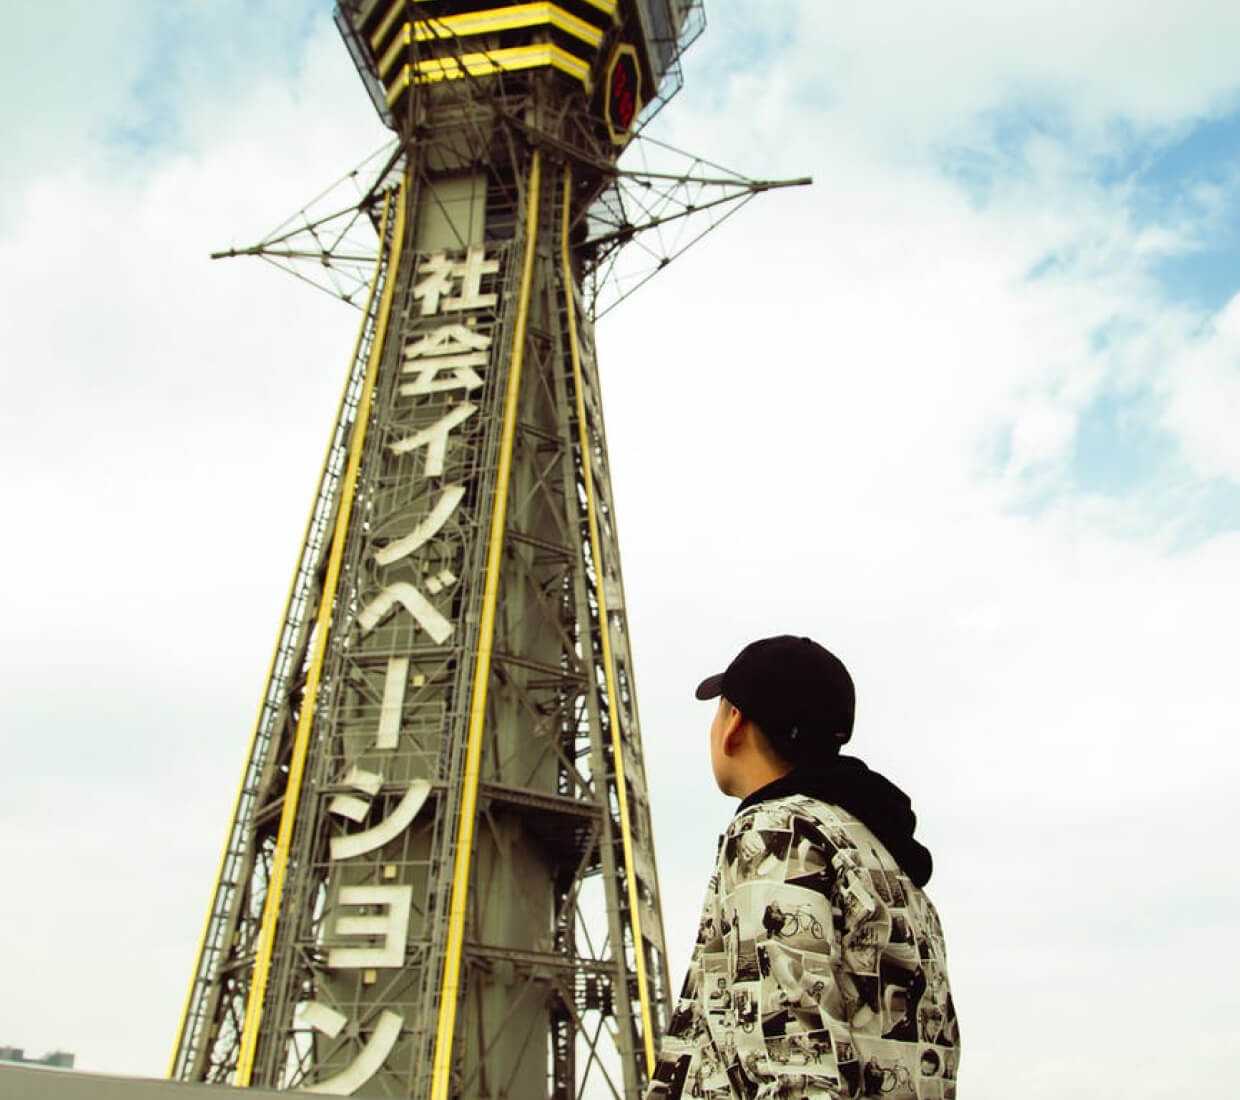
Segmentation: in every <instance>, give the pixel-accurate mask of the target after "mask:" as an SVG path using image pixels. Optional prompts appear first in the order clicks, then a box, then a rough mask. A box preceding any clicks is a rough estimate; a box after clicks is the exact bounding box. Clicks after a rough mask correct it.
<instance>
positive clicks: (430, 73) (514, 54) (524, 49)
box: [387, 42, 590, 106]
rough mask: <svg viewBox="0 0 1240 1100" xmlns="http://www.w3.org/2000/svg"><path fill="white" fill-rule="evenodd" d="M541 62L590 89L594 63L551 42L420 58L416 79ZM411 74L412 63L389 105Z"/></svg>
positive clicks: (525, 66) (424, 81) (396, 84)
mask: <svg viewBox="0 0 1240 1100" xmlns="http://www.w3.org/2000/svg"><path fill="white" fill-rule="evenodd" d="M541 65H546V66H549V67H551V68H555V69H559V70H560V71H561V72H563V73H567V74H568V75H569V76H571V77H574V78H575V79H577V80H580V81H581V83H582V85H583V86H584V87H585V89H586V90H587V91H589V90H590V66H589V65H587V64H586V63H585V62H584V61H582V60H581V58H579V57H574V56H573V55H572V54H571V53H569V52H568V51H567V50H563V49H561V48H560V47H559V46H556V45H554V44H552V43H547V42H544V43H540V44H538V45H535V46H513V47H511V48H509V49H503V50H488V51H487V52H486V53H470V54H465V55H464V56H462V57H460V58H456V57H438V58H431V59H429V60H426V61H420V62H418V65H417V77H416V79H417V82H418V83H419V84H433V83H435V82H437V81H440V80H460V79H461V78H462V77H464V76H467V75H468V76H489V75H490V74H491V73H499V72H515V71H517V70H519V69H534V68H538V67H539V66H541ZM462 66H463V68H462ZM409 76H410V66H408V65H406V66H405V67H404V68H403V69H402V70H401V73H400V76H398V77H397V78H396V79H395V80H394V81H393V83H392V84H391V86H390V87H389V88H388V93H387V101H388V105H389V106H391V105H392V104H393V103H395V102H396V101H397V99H399V98H400V95H401V93H402V92H403V91H404V90H405V89H406V88H407V87H409Z"/></svg>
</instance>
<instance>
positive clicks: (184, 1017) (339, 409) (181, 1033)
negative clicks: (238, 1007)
mask: <svg viewBox="0 0 1240 1100" xmlns="http://www.w3.org/2000/svg"><path fill="white" fill-rule="evenodd" d="M384 218H385V219H386V218H387V210H386V204H385V210H384ZM385 227H386V221H385ZM381 267H382V265H381V264H378V263H376V264H375V273H374V276H373V277H372V278H371V280H370V289H369V291H368V292H367V297H366V308H365V309H364V310H363V311H362V324H361V326H360V327H359V328H358V331H357V341H356V342H355V343H354V345H353V357H352V358H351V359H350V360H349V362H350V363H354V362H356V361H357V357H358V355H359V354H360V352H361V350H362V340H363V339H365V336H366V318H367V317H369V316H370V307H371V303H373V302H374V300H375V292H376V291H377V290H378V287H379V273H380V269H381ZM349 386H350V375H349V374H346V375H345V380H344V389H342V390H341V391H340V402H339V404H338V405H337V406H336V419H335V420H334V421H333V425H334V424H338V423H339V422H340V418H341V417H342V416H343V415H344V409H345V405H346V403H347V401H348V398H349ZM334 437H335V428H334V427H333V429H332V433H331V435H329V436H328V439H327V450H326V452H325V453H324V455H323V463H322V465H321V466H320V467H319V481H318V484H319V485H322V483H323V478H324V476H325V475H326V473H327V464H328V463H329V462H330V461H331V456H332V442H333V440H334ZM317 506H318V496H317V494H316V496H315V499H314V500H312V501H311V502H310V514H309V515H308V516H307V517H306V527H305V531H304V532H303V533H302V536H301V550H302V551H303V552H304V550H305V547H306V543H307V542H309V541H310V529H311V527H312V526H313V524H314V511H315V508H316V507H317ZM300 570H301V557H300V555H299V556H298V558H297V564H296V566H294V568H293V577H292V580H290V581H289V586H288V595H287V596H286V597H285V599H284V619H283V620H282V621H281V623H280V629H279V630H277V631H276V644H275V645H274V646H273V647H272V650H271V661H270V663H269V664H268V665H267V677H266V679H264V680H263V693H262V696H261V697H260V699H259V701H258V714H257V715H256V716H255V719H254V729H253V732H252V733H251V734H250V745H249V748H248V749H247V750H246V754H245V764H244V765H242V768H241V781H240V782H239V783H238V784H237V797H236V798H235V799H234V800H233V811H232V817H230V818H229V819H228V820H229V826H228V833H227V835H226V836H225V837H224V848H223V851H221V852H220V863H219V868H218V869H217V870H216V872H215V883H216V886H215V890H213V891H212V893H211V901H210V902H209V903H208V905H207V919H206V920H205V921H203V925H202V936H201V937H200V938H199V940H198V954H197V955H196V956H195V960H194V972H193V975H192V977H191V978H190V982H189V990H188V992H186V994H185V1007H184V1008H183V1009H182V1011H181V1022H180V1023H179V1024H178V1026H177V1037H176V1041H175V1043H174V1044H173V1048H172V1060H171V1061H170V1062H169V1064H168V1076H169V1078H171V1077H172V1076H173V1074H174V1073H175V1072H176V1062H177V1055H178V1054H179V1053H180V1050H181V1043H182V1041H183V1040H184V1039H185V1026H186V1024H187V1023H188V1022H189V1006H190V1003H191V1002H192V1001H193V999H194V986H195V985H197V984H198V972H199V970H200V969H201V968H202V956H203V953H204V952H205V951H206V949H207V934H208V933H209V932H210V930H211V916H212V914H213V912H214V911H215V896H216V893H218V891H219V883H220V880H221V879H222V878H223V877H224V864H225V862H226V861H227V859H228V845H229V842H230V841H231V840H232V831H233V824H234V823H235V822H236V820H237V814H238V813H239V812H240V810H241V795H242V792H243V791H244V790H245V777H246V773H247V772H248V771H249V769H250V761H251V760H252V759H253V758H254V746H255V744H257V742H258V727H259V723H260V722H261V721H262V719H263V708H264V707H265V706H266V702H267V688H268V686H269V685H270V683H271V677H272V675H273V674H274V672H275V669H276V660H277V658H278V657H279V656H280V639H281V638H282V637H283V635H284V623H285V622H286V621H287V620H288V609H289V607H290V606H291V605H292V602H293V591H294V589H295V588H296V586H297V574H298V573H299V572H300ZM238 889H240V885H238Z"/></svg>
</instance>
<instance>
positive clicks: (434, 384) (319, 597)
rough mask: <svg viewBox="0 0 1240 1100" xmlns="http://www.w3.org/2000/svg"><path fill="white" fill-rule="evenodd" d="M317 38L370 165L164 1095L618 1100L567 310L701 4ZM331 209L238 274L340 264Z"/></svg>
mask: <svg viewBox="0 0 1240 1100" xmlns="http://www.w3.org/2000/svg"><path fill="white" fill-rule="evenodd" d="M335 18H336V22H337V25H338V26H339V28H340V30H341V32H342V35H343V37H344V40H345V43H346V45H347V47H348V49H349V51H350V53H351V54H352V57H353V59H354V61H355V63H356V65H357V67H358V69H359V72H360V73H361V76H362V79H363V81H364V83H365V85H366V87H367V89H368V90H369V92H370V95H371V97H372V99H373V100H374V103H375V106H376V108H377V109H378V111H379V112H380V114H381V115H382V117H383V119H384V120H385V122H386V123H387V124H388V125H389V126H390V127H391V128H392V130H393V131H394V134H395V143H394V147H393V150H392V152H391V154H390V155H389V156H387V157H385V159H384V162H383V164H382V166H381V168H380V169H379V170H378V172H377V174H376V175H375V178H374V182H373V184H372V185H371V186H370V187H369V188H368V189H367V190H366V192H365V194H364V195H363V196H362V199H361V201H360V202H357V203H354V204H352V205H351V207H350V211H349V217H350V219H351V222H350V224H353V225H354V227H355V228H356V226H357V225H360V226H361V227H362V228H363V229H364V230H365V231H366V232H367V233H369V234H370V235H371V238H372V243H373V254H372V255H369V256H368V257H365V261H366V262H365V264H364V265H362V267H361V268H359V270H363V269H364V270H365V271H366V272H367V277H366V278H365V279H362V280H360V281H359V285H358V292H357V293H356V294H355V295H354V294H347V295H344V296H346V297H348V298H349V299H350V300H351V301H352V302H353V304H355V305H357V306H358V307H359V308H360V311H361V326H360V330H359V333H358V337H357V341H356V345H355V347H354V349H353V354H352V356H351V358H350V360H349V363H348V367H347V370H346V372H345V380H344V387H343V392H342V395H341V399H340V404H339V409H338V413H337V417H336V420H335V423H334V425H333V426H332V430H331V433H330V436H329V441H328V446H327V451H326V454H325V457H324V461H323V464H322V467H321V469H320V471H319V475H318V481H317V486H316V491H315V494H314V498H313V502H312V507H311V511H310V516H309V519H308V520H307V524H306V529H305V535H304V539H303V545H302V550H301V553H300V556H299V558H298V561H297V563H296V568H295V571H294V576H293V581H292V584H291V587H290V590H289V595H288V600H287V605H286V609H285V613H284V617H283V620H282V622H281V623H280V625H279V629H278V632H277V639H276V645H275V650H274V653H273V655H272V659H271V663H270V666H269V669H268V672H267V679H266V682H265V686H264V688H263V691H262V694H261V700H260V705H259V710H258V715H257V718H256V721H255V725H254V729H253V733H252V736H251V739H250V743H249V747H248V750H247V753H246V757H245V764H244V769H243V774H242V779H241V784H240V787H239V790H238V792H237V796H236V801H235V805H234V808H233V813H232V817H231V820H230V822H229V826H228V829H227V835H226V842H225V846H224V852H223V855H222V858H221V862H220V867H219V872H218V875H217V878H216V881H215V884H214V887H213V889H212V891H211V895H210V902H209V907H208V914H207V919H206V924H205V928H204V931H203V936H202V941H201V945H200V948H199V951H198V955H197V958H196V962H195V965H194V970H193V974H192V978H191V982H190V988H189V993H188V997H187V1000H186V1004H185V1009H184V1013H183V1016H182V1018H181V1020H180V1023H179V1027H178V1032H177V1037H176V1042H175V1049H174V1053H173V1059H172V1066H171V1073H170V1075H171V1076H173V1077H175V1078H178V1079H182V1080H186V1081H206V1082H216V1083H220V1084H232V1085H237V1086H249V1085H254V1086H263V1087H267V1088H276V1089H302V1090H306V1091H310V1092H321V1093H327V1094H333V1095H358V1096H393V1097H396V1096H399V1097H414V1098H430V1100H449V1098H461V1100H464V1098H474V1097H478V1098H482V1097H503V1096H507V1097H512V1098H520V1100H535V1098H539V1097H549V1098H554V1100H570V1098H577V1097H587V1096H588V1097H595V1096H597V1097H603V1096H619V1095H623V1096H625V1097H636V1096H638V1095H639V1094H640V1093H641V1091H642V1089H643V1088H644V1087H645V1084H646V1082H647V1079H648V1075H649V1074H650V1072H651V1071H652V1069H653V1066H654V1060H655V1055H656V1052H657V1047H658V1043H659V1039H660V1037H661V1034H662V1030H663V1027H664V1025H665V1023H666V1017H667V1012H668V1008H669V975H668V964H667V954H666V948H665V942H664V930H663V920H662V914H661V909H660V900H659V899H660V892H659V881H658V873H657V868H656V862H655V856H654V840H653V833H652V829H651V820H650V807H649V798H648V793H647V785H646V774H645V767H644V763H643V753H642V736H641V725H640V722H639V718H638V711H637V701H636V689H635V684H634V677H633V666H632V658H631V654H630V646H629V632H628V627H627V620H626V614H625V593H624V585H623V581H622V578H621V572H620V557H619V551H618V543H617V527H616V516H615V510H614V507H613V503H612V493H611V484H610V476H609V456H608V453H607V447H606V438H605V433H604V426H603V418H602V411H601V402H600V388H599V387H600V382H599V372H598V367H597V362H596V357H595V350H594V333H593V320H594V317H595V315H596V313H597V310H596V306H597V301H598V299H597V291H596V290H593V289H590V288H591V286H593V285H596V284H594V283H592V282H591V280H597V277H598V273H599V271H600V268H601V266H602V265H604V264H606V263H609V262H610V261H611V259H612V258H613V257H614V254H615V251H616V250H617V248H618V247H619V246H620V245H621V244H623V243H625V241H627V240H629V239H631V238H632V237H633V236H634V235H635V234H637V233H639V232H640V231H641V230H642V228H643V226H642V225H641V224H639V219H634V218H633V217H631V216H630V213H629V212H630V211H631V209H632V206H631V204H629V205H627V206H626V204H625V200H624V198H623V194H622V191H621V188H622V185H623V184H624V183H625V173H624V172H622V171H621V170H620V169H619V168H618V167H617V160H618V158H619V157H620V155H621V153H622V152H624V150H625V148H626V147H627V146H628V145H629V144H630V142H632V141H633V140H634V135H635V134H636V133H637V132H638V131H639V130H640V128H641V127H642V126H643V125H644V123H645V122H646V121H647V120H648V119H649V117H650V116H651V115H652V114H653V113H654V112H655V111H657V110H658V108H659V107H660V106H661V104H662V103H663V102H664V101H665V100H666V99H667V98H668V97H669V96H670V95H671V94H672V93H673V92H674V91H675V90H676V88H678V87H679V83H680V70H679V59H680V56H681V52H682V50H683V49H684V48H685V46H686V45H687V44H688V43H689V42H690V41H691V40H692V39H693V38H694V37H695V36H696V34H697V33H698V32H699V31H700V30H701V28H702V12H701V8H700V5H699V4H698V3H697V2H691V0H557V2H538V3H518V4H508V5H503V4H499V3H497V0H491V2H490V3H480V2H464V0H434V2H432V0H427V2H424V3H414V2H411V0H350V2H343V0H342V2H341V3H340V4H339V5H338V8H337V10H336V14H335ZM737 179H738V178H737V177H732V178H730V179H726V180H719V179H716V180H713V181H712V180H709V179H704V180H699V181H697V182H698V183H700V184H701V185H703V186H706V185H710V184H711V183H712V182H713V184H715V185H718V186H722V187H724V189H725V191H727V196H724V197H729V196H730V197H735V196H736V195H742V194H745V195H747V194H750V193H752V192H753V191H755V190H762V189H765V188H766V187H767V186H772V185H769V184H752V183H751V182H750V181H742V182H743V184H744V186H740V185H738V184H737ZM629 182H632V180H629ZM692 182H693V181H691V180H689V179H688V177H684V178H680V179H673V177H672V175H670V174H658V173H656V174H653V175H652V177H651V180H650V181H647V182H646V183H645V184H643V186H646V187H648V188H650V187H653V189H654V190H653V191H652V192H651V193H656V192H658V191H659V188H660V187H662V188H663V190H662V192H661V193H662V194H663V195H664V196H665V197H667V196H670V195H671V194H672V192H673V191H674V190H675V189H677V188H680V189H682V191H683V189H684V187H685V186H686V185H687V183H692ZM729 188H730V190H728V189H729ZM718 201H720V202H722V201H723V198H720V199H719V200H718ZM712 204H713V202H712V201H707V202H704V203H697V204H696V205H701V206H702V207H703V208H708V207H710V206H711V205H712ZM694 205H695V203H694V202H693V201H688V200H683V199H682V201H681V204H680V206H679V207H677V208H676V209H675V210H672V209H671V208H670V207H668V206H666V205H664V206H659V207H654V206H651V205H650V204H649V203H648V204H647V206H646V208H645V215H644V216H645V224H646V225H647V226H654V225H659V224H662V223H665V222H667V221H670V220H672V219H674V218H677V217H679V216H681V214H682V213H685V212H687V210H688V208H689V207H691V206H694ZM330 221H331V219H330V218H327V219H324V220H323V222H321V223H319V222H306V224H305V225H303V226H302V227H301V228H302V229H305V228H307V226H308V227H309V229H310V231H311V233H312V236H313V239H314V242H315V243H314V245H313V247H312V248H309V249H306V250H302V251H301V252H299V250H298V248H297V247H295V245H294V243H293V234H291V233H288V234H282V235H279V236H278V238H272V239H271V240H269V241H267V242H265V243H264V245H263V246H260V247H258V248H256V249H254V250H252V251H255V252H258V253H262V254H266V255H269V256H270V255H277V256H280V257H284V258H286V259H287V258H297V257H298V256H302V257H303V258H304V257H311V258H315V259H317V260H318V261H319V262H320V265H321V266H326V267H331V265H332V263H333V262H335V263H337V264H342V265H346V266H347V264H348V262H350V260H358V257H357V256H352V257H350V256H346V255H344V253H345V252H346V251H347V249H345V248H344V247H343V246H342V245H341V244H340V240H341V238H340V237H337V238H333V240H334V243H332V242H331V241H329V240H328V238H329V234H328V233H327V232H326V231H325V230H323V226H326V225H327V224H328V223H329V222H330Z"/></svg>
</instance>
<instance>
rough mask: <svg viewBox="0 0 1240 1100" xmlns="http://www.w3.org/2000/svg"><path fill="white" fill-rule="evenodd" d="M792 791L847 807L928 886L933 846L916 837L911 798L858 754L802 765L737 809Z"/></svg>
mask: <svg viewBox="0 0 1240 1100" xmlns="http://www.w3.org/2000/svg"><path fill="white" fill-rule="evenodd" d="M789 794H805V795H809V796H810V797H811V798H817V799H820V800H821V801H823V802H829V803H831V804H832V805H834V806H839V807H841V808H842V809H845V810H847V811H848V812H849V813H850V814H853V815H854V816H855V817H857V818H859V819H860V820H861V821H862V822H864V823H865V825H866V827H867V828H868V829H869V830H870V832H872V833H873V834H874V835H875V836H876V837H878V839H879V840H881V841H882V842H883V845H884V847H886V849H887V850H888V851H889V852H890V853H891V854H892V856H893V857H895V860H896V862H897V863H899V865H900V867H901V869H902V870H903V871H904V873H905V874H906V875H908V877H909V878H910V879H912V880H913V882H914V883H916V885H918V886H925V884H926V883H927V882H929V881H930V872H931V870H932V868H933V860H932V859H931V857H930V851H929V849H928V848H926V847H925V846H924V845H923V844H921V843H920V842H918V841H916V840H914V839H913V830H914V829H915V828H916V827H917V815H916V814H914V813H913V804H912V802H911V801H910V800H909V796H908V795H906V794H905V793H904V792H903V791H902V790H900V788H899V787H897V786H896V785H895V784H894V783H892V782H891V780H890V779H888V778H887V777H886V776H883V775H880V774H879V773H878V772H875V771H871V770H870V769H869V768H867V767H866V766H865V764H864V763H862V762H861V761H860V760H858V759H857V758H856V757H855V756H838V757H836V758H834V759H833V760H830V761H828V762H826V763H823V764H798V765H796V766H795V767H794V768H793V769H792V771H790V772H788V773H786V774H785V775H781V776H780V777H779V778H778V779H773V780H771V782H769V783H767V784H765V785H764V786H762V787H759V788H758V789H757V790H756V791H751V792H750V793H749V794H748V795H746V796H745V797H744V798H743V799H741V804H740V805H739V806H737V807H736V813H738V814H739V813H740V812H741V811H742V810H744V809H746V808H747V807H749V806H752V805H753V804H754V803H755V802H762V801H764V800H766V799H769V798H782V797H783V796H784V795H789ZM734 816H735V815H734Z"/></svg>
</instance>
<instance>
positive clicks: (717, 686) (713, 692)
mask: <svg viewBox="0 0 1240 1100" xmlns="http://www.w3.org/2000/svg"><path fill="white" fill-rule="evenodd" d="M693 694H694V695H695V696H697V698H699V699H714V698H716V697H717V696H720V695H722V694H723V673H722V672H720V673H719V674H718V675H716V676H707V677H706V679H705V680H703V681H702V682H701V683H700V684H698V686H697V691H695V692H694V693H693Z"/></svg>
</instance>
